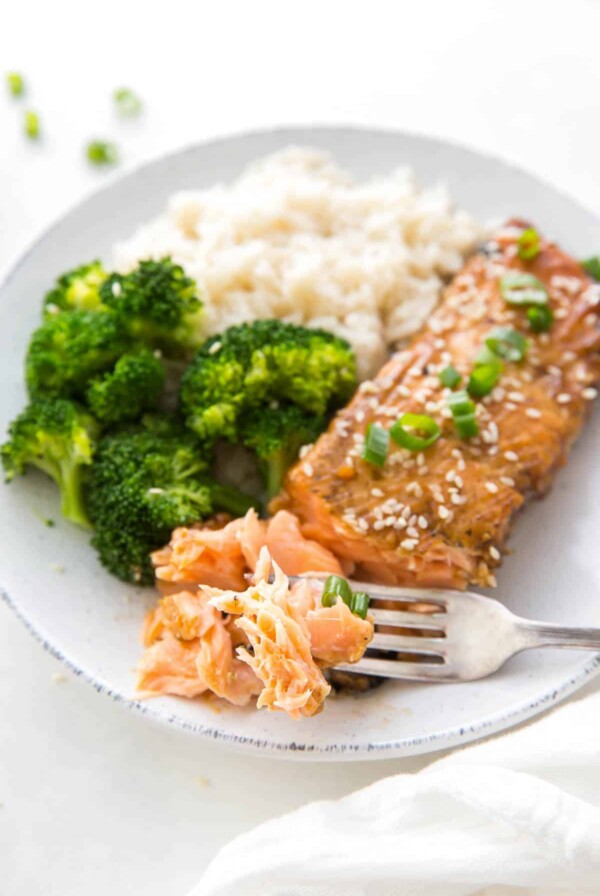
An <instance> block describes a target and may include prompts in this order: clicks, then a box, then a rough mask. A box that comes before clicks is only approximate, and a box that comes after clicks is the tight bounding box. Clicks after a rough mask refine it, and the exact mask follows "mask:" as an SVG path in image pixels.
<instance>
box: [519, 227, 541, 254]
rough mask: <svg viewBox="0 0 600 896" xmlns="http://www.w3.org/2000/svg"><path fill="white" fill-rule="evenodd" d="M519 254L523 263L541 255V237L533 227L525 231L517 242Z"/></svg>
mask: <svg viewBox="0 0 600 896" xmlns="http://www.w3.org/2000/svg"><path fill="white" fill-rule="evenodd" d="M517 254H518V256H519V258H521V259H522V260H523V261H531V260H532V259H533V258H537V256H538V255H539V254H540V235H539V233H538V232H537V230H534V228H533V227H528V228H527V230H524V231H523V233H522V234H521V236H520V237H519V239H518V240H517Z"/></svg>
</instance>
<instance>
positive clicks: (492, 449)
mask: <svg viewBox="0 0 600 896" xmlns="http://www.w3.org/2000/svg"><path fill="white" fill-rule="evenodd" d="M497 454H498V446H497V445H490V447H489V448H488V457H496V455H497Z"/></svg>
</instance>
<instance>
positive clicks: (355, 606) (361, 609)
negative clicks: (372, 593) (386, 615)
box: [350, 591, 371, 619]
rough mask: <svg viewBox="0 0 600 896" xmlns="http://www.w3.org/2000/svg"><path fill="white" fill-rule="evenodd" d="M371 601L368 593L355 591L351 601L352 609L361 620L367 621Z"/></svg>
mask: <svg viewBox="0 0 600 896" xmlns="http://www.w3.org/2000/svg"><path fill="white" fill-rule="evenodd" d="M370 600H371V598H370V597H369V595H368V594H367V592H366V591H355V592H354V594H353V595H352V600H351V601H350V609H351V610H352V612H353V613H355V614H356V615H357V616H360V618H361V619H366V618H367V610H368V609H369V602H370Z"/></svg>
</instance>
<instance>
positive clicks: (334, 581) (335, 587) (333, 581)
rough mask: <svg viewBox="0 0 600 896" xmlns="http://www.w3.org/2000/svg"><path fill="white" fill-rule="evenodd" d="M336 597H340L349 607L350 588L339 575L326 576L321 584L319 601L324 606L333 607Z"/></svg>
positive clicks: (350, 599)
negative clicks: (321, 592)
mask: <svg viewBox="0 0 600 896" xmlns="http://www.w3.org/2000/svg"><path fill="white" fill-rule="evenodd" d="M338 597H341V598H342V600H343V601H344V603H345V604H348V606H349V607H350V606H351V604H352V588H351V587H350V585H349V584H348V582H347V581H346V579H343V578H342V577H341V576H328V577H327V578H326V579H325V584H324V585H323V595H322V597H321V603H322V604H323V606H324V607H333V605H334V604H335V603H337V599H338Z"/></svg>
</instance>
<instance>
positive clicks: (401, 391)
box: [396, 385, 410, 398]
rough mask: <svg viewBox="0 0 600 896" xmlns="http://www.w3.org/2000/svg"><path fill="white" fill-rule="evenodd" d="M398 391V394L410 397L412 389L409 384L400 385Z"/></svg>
mask: <svg viewBox="0 0 600 896" xmlns="http://www.w3.org/2000/svg"><path fill="white" fill-rule="evenodd" d="M396 391H397V392H398V395H401V396H402V398H410V389H409V388H408V386H404V385H401V386H398V389H397V390H396Z"/></svg>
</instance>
